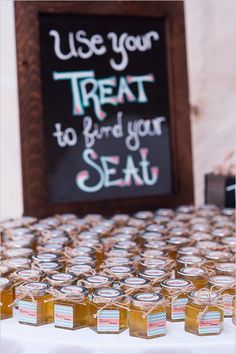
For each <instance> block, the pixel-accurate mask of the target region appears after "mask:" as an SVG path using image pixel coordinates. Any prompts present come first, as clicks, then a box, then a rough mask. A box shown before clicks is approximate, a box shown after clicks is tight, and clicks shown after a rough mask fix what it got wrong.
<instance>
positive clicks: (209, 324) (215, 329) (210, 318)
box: [198, 311, 220, 334]
mask: <svg viewBox="0 0 236 354" xmlns="http://www.w3.org/2000/svg"><path fill="white" fill-rule="evenodd" d="M198 330H199V334H208V333H219V332H220V313H219V312H218V311H208V312H206V313H205V314H204V316H203V318H202V319H201V320H200V321H199V327H198Z"/></svg>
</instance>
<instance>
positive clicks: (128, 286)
mask: <svg viewBox="0 0 236 354" xmlns="http://www.w3.org/2000/svg"><path fill="white" fill-rule="evenodd" d="M150 287H151V282H150V280H148V279H144V278H141V277H129V278H123V279H121V280H120V289H121V290H122V291H124V292H125V293H128V294H130V293H133V292H135V291H145V290H146V291H147V290H150Z"/></svg>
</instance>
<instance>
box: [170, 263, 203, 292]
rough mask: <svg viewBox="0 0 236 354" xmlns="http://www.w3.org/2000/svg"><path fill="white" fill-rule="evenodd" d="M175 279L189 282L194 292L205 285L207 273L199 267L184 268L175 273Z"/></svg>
mask: <svg viewBox="0 0 236 354" xmlns="http://www.w3.org/2000/svg"><path fill="white" fill-rule="evenodd" d="M177 278H182V279H185V280H188V281H191V282H192V283H193V285H194V286H195V289H196V290H199V289H201V288H204V287H205V285H206V284H207V272H206V271H205V270H204V269H202V268H199V267H184V268H181V269H180V270H178V271H177Z"/></svg>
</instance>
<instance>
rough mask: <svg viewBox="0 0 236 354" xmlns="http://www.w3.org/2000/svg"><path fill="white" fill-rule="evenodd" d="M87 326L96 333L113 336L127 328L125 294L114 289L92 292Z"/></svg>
mask: <svg viewBox="0 0 236 354" xmlns="http://www.w3.org/2000/svg"><path fill="white" fill-rule="evenodd" d="M89 322H90V324H89V326H90V328H91V329H93V330H94V331H96V332H97V333H107V334H114V333H120V332H122V331H124V330H126V329H127V328H128V311H127V308H126V306H125V294H124V292H123V291H121V290H118V289H114V288H101V289H97V290H95V291H94V293H93V295H92V299H91V302H90V318H89Z"/></svg>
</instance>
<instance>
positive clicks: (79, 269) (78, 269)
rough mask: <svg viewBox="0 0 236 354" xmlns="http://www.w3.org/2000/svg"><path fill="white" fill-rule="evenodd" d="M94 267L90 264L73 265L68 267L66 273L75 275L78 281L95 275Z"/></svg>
mask: <svg viewBox="0 0 236 354" xmlns="http://www.w3.org/2000/svg"><path fill="white" fill-rule="evenodd" d="M95 269H96V268H95V267H94V266H92V265H91V264H74V265H71V266H68V267H67V268H66V271H67V272H68V273H71V274H74V275H76V276H77V277H78V278H79V279H82V278H83V277H85V276H89V275H92V274H94V273H95Z"/></svg>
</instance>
